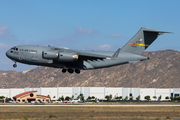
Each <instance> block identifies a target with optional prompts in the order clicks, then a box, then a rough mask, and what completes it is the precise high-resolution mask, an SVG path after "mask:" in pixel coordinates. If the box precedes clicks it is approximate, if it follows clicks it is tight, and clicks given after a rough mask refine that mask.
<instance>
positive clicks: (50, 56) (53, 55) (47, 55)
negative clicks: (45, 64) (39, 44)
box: [42, 51, 58, 59]
mask: <svg viewBox="0 0 180 120" xmlns="http://www.w3.org/2000/svg"><path fill="white" fill-rule="evenodd" d="M42 57H43V58H44V59H57V58H58V53H57V52H54V51H43V52H42Z"/></svg>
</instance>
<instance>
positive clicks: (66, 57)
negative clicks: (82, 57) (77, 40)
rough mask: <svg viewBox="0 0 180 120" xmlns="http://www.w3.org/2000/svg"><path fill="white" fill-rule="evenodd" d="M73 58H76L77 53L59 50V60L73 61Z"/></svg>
mask: <svg viewBox="0 0 180 120" xmlns="http://www.w3.org/2000/svg"><path fill="white" fill-rule="evenodd" d="M74 60H78V55H74V54H72V53H66V52H60V53H59V58H58V61H61V62H73V61H74Z"/></svg>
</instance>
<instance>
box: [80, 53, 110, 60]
mask: <svg viewBox="0 0 180 120" xmlns="http://www.w3.org/2000/svg"><path fill="white" fill-rule="evenodd" d="M79 57H80V58H81V59H82V60H85V61H88V60H90V61H93V60H103V59H106V58H107V57H108V56H105V55H99V54H93V53H84V52H81V53H79Z"/></svg>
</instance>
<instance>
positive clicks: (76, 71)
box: [62, 68, 80, 74]
mask: <svg viewBox="0 0 180 120" xmlns="http://www.w3.org/2000/svg"><path fill="white" fill-rule="evenodd" d="M66 71H68V72H69V73H73V72H74V71H75V73H77V74H79V73H80V70H79V69H75V70H74V69H70V68H68V69H62V73H65V72H66Z"/></svg>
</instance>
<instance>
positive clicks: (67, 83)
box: [0, 50, 180, 88]
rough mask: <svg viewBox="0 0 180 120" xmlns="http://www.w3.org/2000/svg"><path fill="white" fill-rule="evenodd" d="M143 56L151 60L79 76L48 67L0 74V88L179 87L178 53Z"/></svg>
mask: <svg viewBox="0 0 180 120" xmlns="http://www.w3.org/2000/svg"><path fill="white" fill-rule="evenodd" d="M142 55H143V56H146V57H149V58H150V59H149V60H145V61H142V62H138V63H131V64H124V65H119V66H114V67H109V68H102V69H95V70H81V73H80V74H75V73H73V74H70V73H68V72H66V73H62V72H61V70H60V69H57V68H49V67H37V68H34V69H32V70H27V71H21V72H17V71H12V70H11V71H3V70H0V88H25V87H33V88H34V87H141V88H178V87H179V86H180V83H179V78H180V72H179V71H178V70H179V69H180V52H178V51H175V50H161V51H151V52H144V53H143V54H142Z"/></svg>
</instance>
